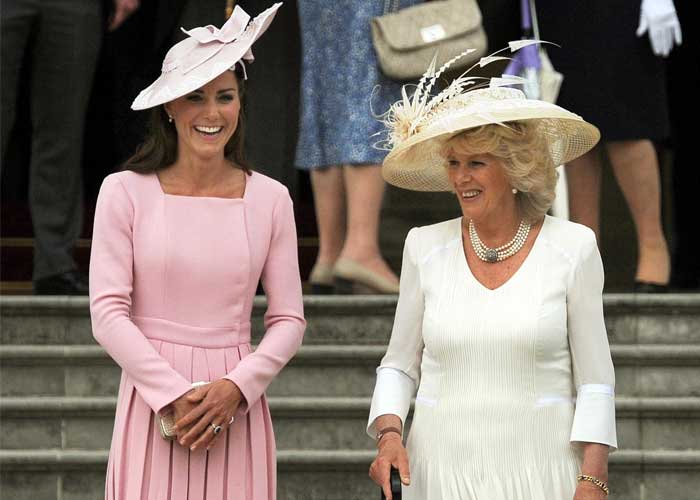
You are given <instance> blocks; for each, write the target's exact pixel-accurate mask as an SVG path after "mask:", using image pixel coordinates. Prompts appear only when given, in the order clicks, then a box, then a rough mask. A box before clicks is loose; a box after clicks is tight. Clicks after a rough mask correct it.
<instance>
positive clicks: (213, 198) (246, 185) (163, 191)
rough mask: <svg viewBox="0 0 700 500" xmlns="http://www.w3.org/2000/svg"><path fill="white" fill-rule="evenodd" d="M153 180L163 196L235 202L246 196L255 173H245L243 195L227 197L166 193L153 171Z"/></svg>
mask: <svg viewBox="0 0 700 500" xmlns="http://www.w3.org/2000/svg"><path fill="white" fill-rule="evenodd" d="M152 175H153V180H154V182H155V184H156V187H157V188H158V190H159V191H160V193H161V194H162V195H163V197H164V198H165V197H169V198H185V199H194V200H196V199H203V200H223V201H235V202H239V203H240V202H244V201H245V200H246V199H247V197H248V191H250V181H251V179H252V178H253V176H254V175H255V172H251V173H250V175H248V174H246V173H245V172H244V175H245V188H244V190H243V196H239V197H238V198H228V197H224V196H190V195H186V194H171V193H166V192H165V190H164V189H163V185H162V184H161V183H160V177H158V172H153V173H152Z"/></svg>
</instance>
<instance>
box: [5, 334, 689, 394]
mask: <svg viewBox="0 0 700 500" xmlns="http://www.w3.org/2000/svg"><path fill="white" fill-rule="evenodd" d="M385 350H386V346H383V345H374V346H373V345H357V346H348V345H304V346H302V347H301V349H300V350H299V352H298V353H297V355H296V356H295V357H294V358H293V359H292V361H291V362H290V364H289V365H288V366H287V367H286V368H285V369H284V370H283V371H282V373H281V374H280V376H279V377H277V378H276V379H275V380H274V381H273V383H272V385H271V386H270V388H269V390H268V394H269V395H270V396H326V397H338V396H343V397H359V396H370V395H371V394H372V390H373V388H374V382H375V370H376V367H377V366H378V365H379V362H380V360H381V358H382V356H383V355H384V352H385ZM611 351H612V355H613V361H614V363H615V371H616V391H617V394H618V395H622V396H650V397H656V396H679V397H681V396H700V345H696V344H687V345H683V344H670V345H664V344H647V345H635V344H613V345H612V346H611ZM119 373H120V370H119V367H118V366H117V365H116V364H115V363H114V362H113V361H112V360H111V359H110V358H109V356H108V355H107V354H106V353H105V351H104V350H103V349H102V348H101V347H100V346H97V345H0V396H74V397H78V396H114V395H116V393H117V390H118V387H119Z"/></svg>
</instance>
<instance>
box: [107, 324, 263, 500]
mask: <svg viewBox="0 0 700 500" xmlns="http://www.w3.org/2000/svg"><path fill="white" fill-rule="evenodd" d="M199 333H201V331H200V332H199ZM149 340H150V342H151V344H152V345H153V346H154V347H155V349H156V350H157V351H158V352H159V353H160V354H161V356H163V358H164V359H165V360H167V361H168V362H169V363H170V364H171V366H172V367H173V368H174V369H176V370H177V371H178V372H179V373H180V374H182V375H183V376H184V377H185V378H186V379H187V380H190V381H192V382H196V381H215V380H218V379H220V378H222V377H223V376H224V375H226V374H227V373H229V372H230V371H231V370H233V369H234V368H235V366H236V365H237V364H238V362H239V361H240V360H241V359H242V358H244V357H245V356H247V355H248V354H250V352H251V350H252V349H251V346H250V344H249V343H243V344H240V345H235V346H229V347H218V346H217V347H205V346H203V345H196V346H195V345H183V344H181V343H173V342H167V341H164V340H160V339H153V338H150V339H149ZM199 343H200V344H204V345H206V339H205V341H204V342H199ZM223 432H224V435H223V436H222V437H221V438H219V440H218V442H217V443H216V445H215V447H214V448H213V449H211V450H209V451H207V450H206V449H199V450H195V451H193V452H191V451H189V449H188V448H184V447H182V446H180V445H179V444H177V442H174V441H166V440H164V439H163V438H162V437H161V435H160V431H159V429H158V425H157V423H156V421H155V414H154V412H153V410H152V409H151V408H150V407H149V406H148V405H147V404H146V402H145V401H144V400H143V399H142V398H141V396H140V395H139V393H138V392H137V391H136V389H135V387H134V385H133V383H132V382H131V381H130V379H129V376H128V375H127V374H126V373H122V377H121V383H120V387H119V398H118V402H117V410H116V415H115V422H114V432H113V435H112V445H111V449H110V453H109V462H108V465H107V478H106V485H105V498H106V500H137V499H140V500H253V499H254V500H264V499H268V500H275V498H276V458H275V449H276V448H275V438H274V433H273V429H272V420H271V418H270V410H269V407H268V404H267V401H266V399H265V397H264V396H263V397H262V398H261V399H260V400H259V401H258V402H257V403H255V404H254V405H253V406H251V407H250V408H249V411H248V412H247V413H246V414H245V415H241V414H240V413H239V415H238V416H237V418H236V421H235V422H234V423H233V424H232V425H231V426H230V427H229V428H227V429H225V430H224V431H223Z"/></svg>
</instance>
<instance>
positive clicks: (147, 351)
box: [90, 175, 191, 413]
mask: <svg viewBox="0 0 700 500" xmlns="http://www.w3.org/2000/svg"><path fill="white" fill-rule="evenodd" d="M133 220H134V206H133V204H132V202H131V200H130V198H129V196H128V194H127V192H126V190H125V189H124V186H123V185H122V183H121V181H120V180H119V179H118V178H117V177H116V176H115V175H111V176H108V177H107V178H106V179H105V180H104V182H103V183H102V187H101V188H100V194H99V196H98V199H97V208H96V211H95V224H94V229H93V237H92V250H91V254H90V315H91V319H92V331H93V335H94V337H95V339H96V340H97V341H98V342H99V343H100V344H101V345H102V347H104V348H105V350H106V351H107V352H108V353H109V355H110V356H111V357H112V358H113V359H114V360H115V361H116V362H117V363H118V364H119V366H121V367H122V369H123V370H124V371H125V372H126V373H127V374H128V376H129V380H130V381H131V382H132V383H133V384H134V386H135V387H136V390H137V391H138V393H139V395H140V396H141V397H142V398H143V399H144V400H145V401H146V403H147V404H148V405H149V406H150V407H151V408H152V409H153V411H154V412H156V413H158V412H160V411H161V410H162V409H163V408H164V407H165V406H167V405H168V404H170V403H171V402H173V401H174V400H175V399H177V398H178V397H180V396H181V395H183V394H185V393H186V392H187V391H189V390H190V389H191V386H190V382H188V381H187V380H186V379H185V378H184V377H183V376H182V375H180V374H179V373H178V372H177V371H176V370H175V369H173V368H172V367H171V366H170V364H169V363H168V362H167V361H166V360H165V359H163V358H162V357H161V356H160V354H158V352H157V351H156V350H155V348H154V347H153V346H152V345H151V343H150V342H149V341H148V339H146V337H145V336H144V335H143V333H141V331H140V330H139V329H138V327H137V326H136V325H135V324H134V323H133V322H132V321H131V316H130V314H131V293H132V289H133V240H132V238H133Z"/></svg>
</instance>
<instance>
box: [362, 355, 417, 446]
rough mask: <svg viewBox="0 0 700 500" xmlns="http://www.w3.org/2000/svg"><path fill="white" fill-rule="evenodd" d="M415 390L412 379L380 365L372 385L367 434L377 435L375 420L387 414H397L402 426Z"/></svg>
mask: <svg viewBox="0 0 700 500" xmlns="http://www.w3.org/2000/svg"><path fill="white" fill-rule="evenodd" d="M415 391H416V388H415V383H414V382H413V379H412V378H411V377H409V376H408V375H406V374H405V373H404V372H402V371H401V370H397V369H396V368H389V367H381V366H380V367H379V368H377V384H376V385H375V386H374V396H372V406H371V407H370V410H369V421H368V423H367V434H368V435H369V436H370V437H371V438H373V439H374V437H375V436H376V435H377V429H376V427H375V425H374V422H375V420H376V419H377V417H380V416H382V415H387V414H391V415H396V416H398V417H399V418H400V419H401V426H402V428H403V426H404V424H405V423H406V416H408V411H409V409H410V408H411V399H412V398H413V394H414V393H415Z"/></svg>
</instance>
